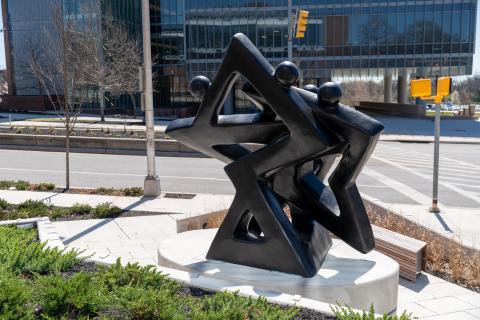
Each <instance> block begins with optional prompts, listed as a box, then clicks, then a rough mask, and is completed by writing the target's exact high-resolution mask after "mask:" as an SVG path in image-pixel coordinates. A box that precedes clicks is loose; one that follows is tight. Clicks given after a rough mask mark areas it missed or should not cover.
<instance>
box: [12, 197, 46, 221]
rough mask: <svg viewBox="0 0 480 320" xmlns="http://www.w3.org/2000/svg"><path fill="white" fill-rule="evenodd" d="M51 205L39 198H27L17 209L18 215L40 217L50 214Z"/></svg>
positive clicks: (21, 216)
mask: <svg viewBox="0 0 480 320" xmlns="http://www.w3.org/2000/svg"><path fill="white" fill-rule="evenodd" d="M50 209H51V206H49V205H47V204H46V203H44V202H43V201H37V200H27V201H25V202H22V203H20V204H19V205H18V206H17V208H16V211H18V212H17V215H18V216H19V217H20V218H31V217H40V216H48V215H49V213H50Z"/></svg>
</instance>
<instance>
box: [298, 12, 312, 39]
mask: <svg viewBox="0 0 480 320" xmlns="http://www.w3.org/2000/svg"><path fill="white" fill-rule="evenodd" d="M308 14H309V12H308V11H305V10H299V11H298V17H297V31H296V32H295V38H297V39H298V38H303V37H305V31H307V19H308Z"/></svg>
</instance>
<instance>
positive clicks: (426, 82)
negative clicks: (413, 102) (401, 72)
mask: <svg viewBox="0 0 480 320" xmlns="http://www.w3.org/2000/svg"><path fill="white" fill-rule="evenodd" d="M410 93H411V96H412V97H414V98H424V97H430V96H431V95H432V80H431V79H415V80H412V83H411V84H410Z"/></svg>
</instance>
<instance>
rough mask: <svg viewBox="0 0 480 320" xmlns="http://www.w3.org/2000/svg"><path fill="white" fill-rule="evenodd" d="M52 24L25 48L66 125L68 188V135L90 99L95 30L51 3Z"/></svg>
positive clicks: (35, 75)
mask: <svg viewBox="0 0 480 320" xmlns="http://www.w3.org/2000/svg"><path fill="white" fill-rule="evenodd" d="M52 10H53V19H52V27H51V28H49V29H47V30H45V32H44V33H45V35H46V40H45V41H42V42H30V44H29V45H27V48H26V51H27V52H26V55H27V59H28V60H27V61H28V65H29V68H30V70H31V72H32V74H33V76H34V77H35V78H36V80H37V81H38V84H39V87H40V89H41V92H42V94H44V95H45V96H46V97H47V98H48V100H49V101H50V103H51V105H52V106H53V107H54V109H55V111H56V113H57V114H58V115H59V117H60V118H61V119H62V120H63V124H64V126H65V173H66V176H65V187H66V189H69V188H70V136H71V134H72V132H73V130H74V128H75V125H76V123H77V119H78V116H79V115H80V113H81V111H82V107H83V106H84V105H85V103H87V102H91V101H92V99H93V92H94V91H93V88H94V80H95V79H94V78H93V77H92V74H91V73H90V71H91V70H90V69H89V68H88V66H90V65H92V64H93V63H94V62H95V59H96V54H95V49H96V41H95V40H94V39H92V34H94V33H95V30H93V29H89V28H91V27H92V26H93V24H92V23H89V22H88V21H81V22H79V21H77V20H76V18H72V17H68V16H66V15H65V14H64V12H63V8H62V6H61V5H57V6H54V7H53V8H52Z"/></svg>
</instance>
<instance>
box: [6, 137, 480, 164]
mask: <svg viewBox="0 0 480 320" xmlns="http://www.w3.org/2000/svg"><path fill="white" fill-rule="evenodd" d="M0 141H1V144H0V149H6V150H28V151H44V152H65V137H62V136H48V135H20V134H10V133H0ZM380 141H383V142H403V143H433V142H434V137H433V136H407V135H390V134H388V135H382V136H381V137H380ZM440 142H441V143H443V144H467V145H477V144H478V145H480V138H470V137H441V138H440ZM145 143H146V142H145V140H142V139H129V138H103V137H101V138H100V137H76V136H73V137H71V138H70V151H71V152H74V153H92V154H115V155H140V156H144V155H146V150H145V149H146V147H145ZM251 147H252V149H253V150H254V149H255V148H256V147H255V145H254V144H252V146H251ZM155 149H156V155H157V156H164V157H191V158H207V157H208V156H207V155H205V154H203V153H200V152H198V151H196V150H194V149H192V148H190V147H187V146H185V145H183V144H182V143H180V142H178V141H176V140H173V139H160V140H156V141H155Z"/></svg>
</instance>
